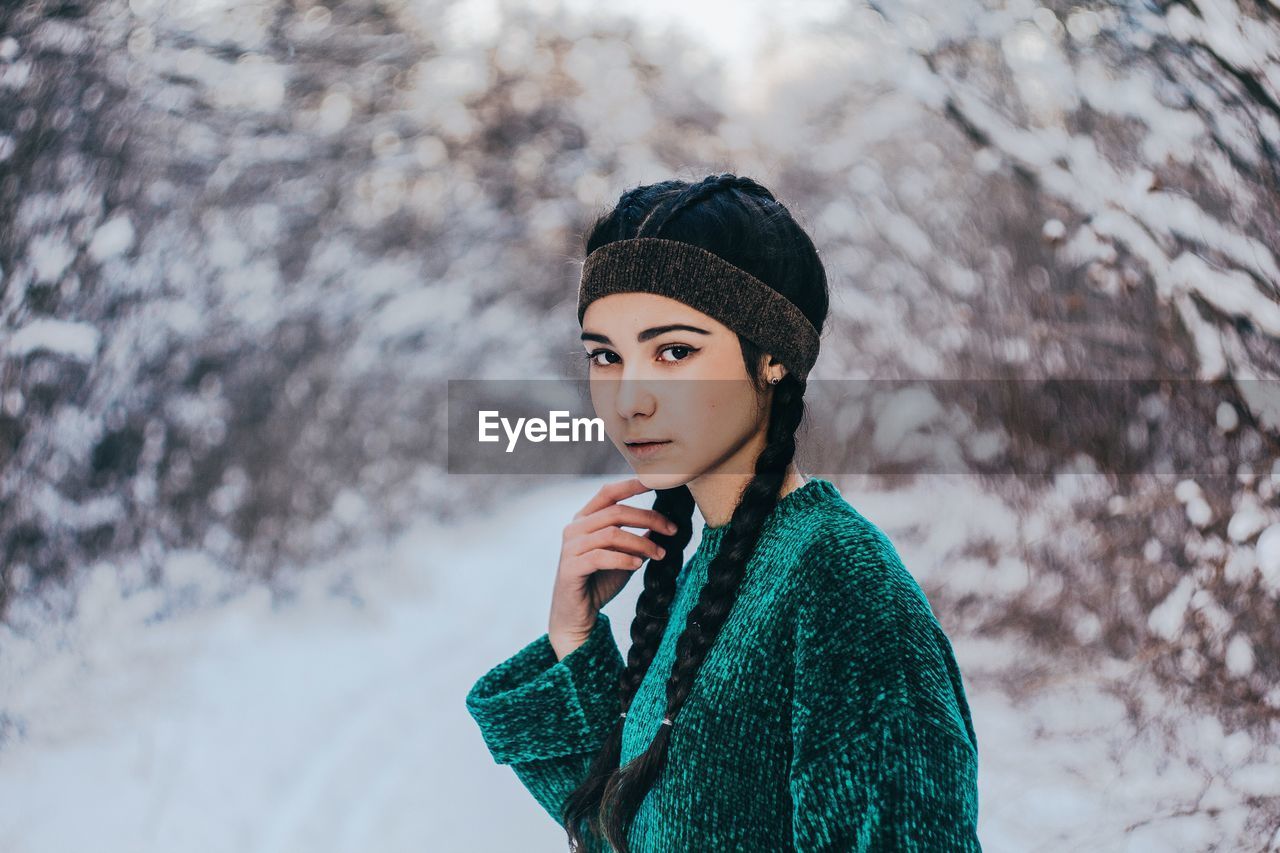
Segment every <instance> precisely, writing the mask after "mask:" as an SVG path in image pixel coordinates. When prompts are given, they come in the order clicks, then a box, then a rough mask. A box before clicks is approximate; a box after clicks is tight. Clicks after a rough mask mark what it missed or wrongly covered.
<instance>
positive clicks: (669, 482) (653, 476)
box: [631, 465, 690, 491]
mask: <svg viewBox="0 0 1280 853" xmlns="http://www.w3.org/2000/svg"><path fill="white" fill-rule="evenodd" d="M646 467H647V466H645V465H640V466H639V467H637V466H634V465H633V466H632V469H631V470H633V471H634V472H635V475H636V479H637V480H639V481H640V482H641V483H643V484H644V485H645V486H646V487H647V488H650V489H653V490H655V491H657V490H660V489H674V488H675V487H676V486H683V485H684V484H685V483H687V482H689V479H690V478H689V477H686V476H685V475H683V474H680V473H673V472H664V471H646V470H645V468H646ZM655 467H657V466H655Z"/></svg>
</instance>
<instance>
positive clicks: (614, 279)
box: [578, 237, 818, 379]
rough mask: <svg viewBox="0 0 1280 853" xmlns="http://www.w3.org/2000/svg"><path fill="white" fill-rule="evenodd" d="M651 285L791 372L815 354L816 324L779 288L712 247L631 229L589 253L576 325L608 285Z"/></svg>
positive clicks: (799, 371)
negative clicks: (721, 325)
mask: <svg viewBox="0 0 1280 853" xmlns="http://www.w3.org/2000/svg"><path fill="white" fill-rule="evenodd" d="M633 292H641V293H655V294H657V295H659V296H667V297H670V298H671V299H675V300H678V301H680V302H683V303H685V304H686V305H688V306H690V307H692V308H696V309H697V310H699V311H701V312H702V313H703V314H706V315H708V316H710V317H714V318H715V319H716V320H719V321H720V322H721V323H724V324H725V325H726V326H728V327H729V328H730V329H733V330H734V331H735V332H737V333H738V334H740V335H742V336H743V337H744V338H746V339H747V340H749V341H751V342H752V343H754V344H755V345H756V346H758V347H761V348H762V349H764V351H765V352H768V353H770V354H772V355H773V356H774V357H775V358H777V359H778V360H779V361H781V362H782V363H783V365H785V366H786V368H787V369H788V370H790V371H791V372H792V373H793V374H795V376H796V378H798V379H804V378H805V377H806V376H808V374H809V370H810V369H811V368H812V367H813V364H814V362H816V361H817V360H818V330H817V329H816V328H814V325H813V323H811V322H809V318H808V317H806V316H805V315H804V313H803V312H802V311H801V310H800V309H799V308H797V307H796V306H795V303H793V302H791V300H789V299H787V298H786V297H785V296H783V295H782V294H781V293H779V292H778V291H776V290H774V289H773V288H772V287H770V286H769V285H767V284H765V283H764V282H763V281H761V280H760V279H758V278H756V277H755V276H753V275H751V274H750V273H748V272H747V271H746V270H744V269H742V268H741V267H738V266H735V265H734V264H731V263H729V262H728V261H726V260H725V259H724V258H721V257H720V256H719V255H717V254H715V253H714V252H708V251H707V250H706V249H703V248H701V247H699V246H694V245H693V244H691V243H685V242H682V241H680V240H667V239H665V238H661V237H635V238H632V239H629V240H616V241H614V242H612V243H606V244H605V245H603V246H601V247H600V248H598V249H596V250H595V251H594V252H592V253H591V254H589V255H587V259H586V261H585V262H584V263H583V265H582V281H581V283H580V284H579V286H578V325H579V326H581V325H582V316H583V314H585V313H586V311H587V306H588V305H590V304H591V303H592V302H594V301H595V300H597V299H599V298H600V297H602V296H609V295H610V294H614V293H633Z"/></svg>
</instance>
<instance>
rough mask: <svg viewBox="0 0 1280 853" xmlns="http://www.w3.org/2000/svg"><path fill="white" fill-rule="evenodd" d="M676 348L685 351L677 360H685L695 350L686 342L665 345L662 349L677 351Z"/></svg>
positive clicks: (664, 350)
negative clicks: (685, 343) (686, 344)
mask: <svg viewBox="0 0 1280 853" xmlns="http://www.w3.org/2000/svg"><path fill="white" fill-rule="evenodd" d="M676 350H680V351H682V352H684V353H685V355H682V356H680V357H679V358H676V359H675V361H684V360H685V359H686V358H688V357H689V354H690V353H693V352H694V349H693V347H687V346H685V345H684V344H672V345H671V346H669V347H663V349H662V351H663V352H675V351H676Z"/></svg>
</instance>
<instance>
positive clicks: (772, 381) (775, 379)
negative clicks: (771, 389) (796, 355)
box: [769, 376, 782, 385]
mask: <svg viewBox="0 0 1280 853" xmlns="http://www.w3.org/2000/svg"><path fill="white" fill-rule="evenodd" d="M781 381H782V377H781V376H774V377H772V378H771V379H770V380H769V384H770V385H777V384H778V383H779V382H781Z"/></svg>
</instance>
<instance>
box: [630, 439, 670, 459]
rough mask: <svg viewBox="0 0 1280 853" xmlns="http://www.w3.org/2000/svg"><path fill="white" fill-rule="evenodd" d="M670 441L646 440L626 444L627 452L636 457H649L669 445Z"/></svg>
mask: <svg viewBox="0 0 1280 853" xmlns="http://www.w3.org/2000/svg"><path fill="white" fill-rule="evenodd" d="M670 444H671V442H670V441H647V442H644V443H643V444H628V445H626V448H627V452H628V453H630V454H631V455H632V456H634V457H635V458H636V459H649V458H650V457H653V456H656V455H658V454H659V453H661V452H662V451H663V448H665V447H667V446H668V445H670Z"/></svg>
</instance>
